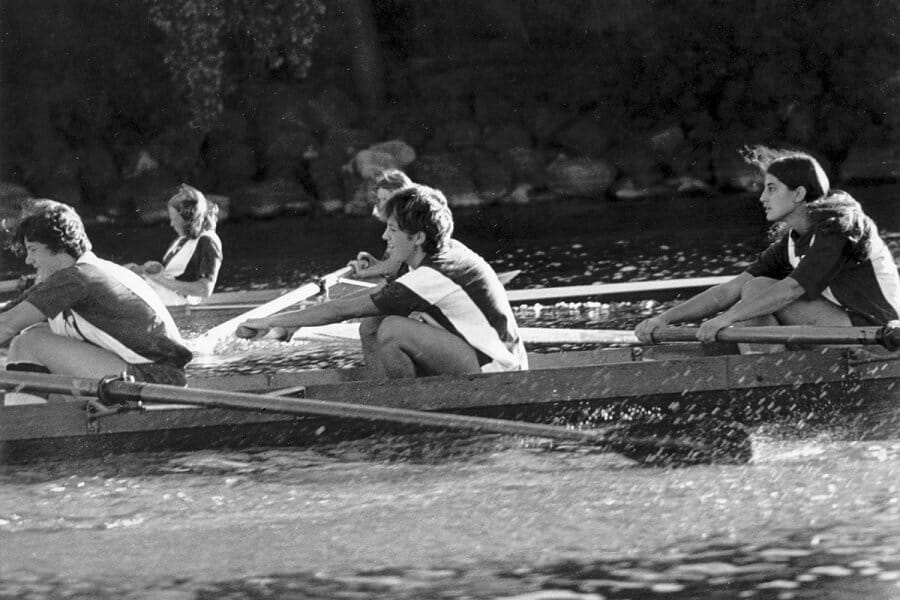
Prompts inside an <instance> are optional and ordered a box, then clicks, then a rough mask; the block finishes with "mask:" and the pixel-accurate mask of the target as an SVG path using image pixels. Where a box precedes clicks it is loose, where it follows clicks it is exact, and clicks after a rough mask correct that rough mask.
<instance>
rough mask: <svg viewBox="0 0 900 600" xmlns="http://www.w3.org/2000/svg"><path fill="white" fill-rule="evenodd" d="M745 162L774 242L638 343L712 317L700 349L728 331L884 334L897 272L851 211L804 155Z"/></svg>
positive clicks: (645, 325)
mask: <svg viewBox="0 0 900 600" xmlns="http://www.w3.org/2000/svg"><path fill="white" fill-rule="evenodd" d="M745 158H746V160H747V161H748V162H750V163H752V164H754V165H756V166H757V167H759V168H760V170H761V171H762V172H763V174H764V176H765V181H764V187H763V192H762V195H761V196H760V201H761V202H762V204H763V207H764V208H765V211H766V219H767V220H768V221H770V222H773V223H778V224H779V225H780V228H779V229H778V233H779V234H780V237H779V238H778V239H777V241H775V242H774V243H773V244H772V245H771V246H769V247H768V248H767V249H766V250H765V251H764V252H762V253H761V254H760V255H759V257H758V258H757V260H756V262H754V263H753V264H752V265H750V266H749V267H748V268H747V269H746V270H745V271H744V272H743V273H741V274H740V275H738V276H737V277H735V278H734V279H732V280H731V281H728V282H726V283H723V284H720V285H717V286H715V287H713V288H711V289H709V290H707V291H705V292H702V293H700V294H698V295H696V296H694V297H693V298H691V299H690V300H687V301H686V302H684V303H682V304H679V305H677V306H675V307H673V308H671V309H669V310H667V311H665V312H664V313H662V314H661V315H658V316H655V317H652V318H650V319H646V320H645V321H643V322H641V323H640V324H639V325H638V326H637V328H636V329H635V334H636V335H637V337H638V338H639V339H640V340H641V341H644V342H649V341H652V339H653V333H654V331H656V330H658V329H660V328H662V327H665V326H667V325H669V324H670V323H676V322H682V321H692V320H697V319H702V318H705V317H708V316H711V315H716V316H714V317H712V318H711V319H708V320H707V321H705V322H703V323H702V325H701V326H700V329H699V331H698V334H697V337H698V339H700V340H701V341H704V342H711V341H713V340H715V337H716V334H717V333H718V332H719V331H720V330H721V329H723V328H725V327H730V326H732V325H814V326H851V325H852V326H859V325H885V324H887V323H888V322H889V321H892V320H895V319H897V318H900V278H898V274H897V265H896V264H895V263H894V259H893V256H892V255H891V252H890V250H889V249H888V247H887V246H886V245H885V243H884V242H883V241H882V240H881V237H879V235H878V228H877V227H876V225H875V223H874V222H873V221H872V219H871V218H869V217H868V216H867V215H866V214H865V213H864V212H863V210H862V207H861V206H860V205H859V203H858V202H857V201H856V200H854V199H853V197H852V196H850V194H848V193H846V192H843V191H840V190H830V183H829V180H828V177H827V176H826V175H825V171H824V170H823V169H822V166H821V165H820V164H819V162H818V161H817V160H816V159H815V158H813V157H812V156H810V155H808V154H805V153H802V152H794V151H783V150H771V149H769V148H765V147H761V146H760V147H755V148H751V149H749V150H748V152H747V153H746V155H745ZM720 311H724V312H720ZM781 349H783V347H768V348H749V347H743V348H742V351H777V350H781Z"/></svg>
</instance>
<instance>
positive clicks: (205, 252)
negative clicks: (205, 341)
mask: <svg viewBox="0 0 900 600" xmlns="http://www.w3.org/2000/svg"><path fill="white" fill-rule="evenodd" d="M168 207H169V224H170V225H171V226H172V229H174V230H175V233H177V234H178V237H177V238H176V239H175V241H173V242H172V244H171V245H170V246H169V249H168V250H166V253H165V254H164V255H163V260H162V262H161V263H158V262H154V261H150V262H147V263H144V264H143V265H142V266H141V267H138V271H139V272H140V274H141V275H142V276H143V277H144V279H146V280H147V281H148V282H149V283H150V285H151V286H152V287H153V289H155V290H156V292H157V293H158V294H159V295H160V297H161V298H162V299H163V301H164V302H165V303H166V304H167V305H169V306H178V305H184V304H197V303H199V302H200V301H201V300H202V299H203V298H207V297H209V296H210V294H212V293H213V290H214V289H215V287H216V280H217V279H218V277H219V269H220V267H221V266H222V240H220V239H219V236H218V235H217V234H216V221H217V217H218V214H219V207H218V206H216V205H215V204H214V203H212V202H209V201H208V200H207V199H206V196H204V195H203V193H202V192H201V191H200V190H198V189H197V188H195V187H191V186H189V185H186V184H182V185H181V186H179V187H178V190H177V191H176V192H175V193H174V194H173V195H172V197H171V198H170V199H169V202H168Z"/></svg>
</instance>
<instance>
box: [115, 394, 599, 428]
mask: <svg viewBox="0 0 900 600" xmlns="http://www.w3.org/2000/svg"><path fill="white" fill-rule="evenodd" d="M104 396H105V397H106V398H108V399H110V400H139V401H142V402H146V403H162V404H184V405H189V406H203V407H211V408H229V409H237V410H249V411H263V412H275V413H281V414H293V415H320V416H327V417H342V418H354V419H369V420H376V421H388V422H392V423H403V424H409V425H427V426H434V427H450V428H456V429H470V430H477V431H490V432H494V433H504V434H511V435H528V436H535V437H545V438H552V439H559V440H568V441H576V442H584V441H590V442H602V441H604V439H605V438H604V437H603V436H601V435H598V434H597V432H594V431H590V430H578V429H567V428H565V427H558V426H555V425H543V424H540V423H527V422H521V421H509V420H505V419H491V418H486V417H476V416H470V415H458V414H448V413H438V412H428V411H421V410H410V409H404V408H389V407H384V406H372V405H365V404H350V403H346V402H335V401H330V400H329V401H326V400H316V399H311V398H282V397H277V396H265V395H259V394H247V393H241V392H225V391H218V390H202V389H190V388H176V387H172V386H165V385H154V384H146V383H134V382H127V381H111V382H109V383H107V384H106V386H105V391H104Z"/></svg>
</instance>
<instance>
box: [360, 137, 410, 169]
mask: <svg viewBox="0 0 900 600" xmlns="http://www.w3.org/2000/svg"><path fill="white" fill-rule="evenodd" d="M414 160H416V151H415V150H414V149H413V147H412V146H410V145H409V144H407V143H406V142H403V141H402V140H390V141H387V142H381V143H378V144H375V145H373V146H369V147H368V148H366V149H365V150H361V151H359V152H357V153H356V156H354V157H353V159H352V160H351V161H350V162H349V163H348V165H347V167H348V169H349V170H350V171H352V172H354V173H356V174H357V175H359V176H360V177H362V178H372V177H375V176H377V175H378V174H379V173H381V172H382V171H385V170H387V169H401V170H402V169H403V168H405V167H406V166H407V165H409V164H410V163H412V162H413V161H414Z"/></svg>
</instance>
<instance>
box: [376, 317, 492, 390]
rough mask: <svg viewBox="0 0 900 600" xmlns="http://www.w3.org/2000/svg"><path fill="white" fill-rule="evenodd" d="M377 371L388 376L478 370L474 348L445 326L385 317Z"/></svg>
mask: <svg viewBox="0 0 900 600" xmlns="http://www.w3.org/2000/svg"><path fill="white" fill-rule="evenodd" d="M377 342H378V362H379V365H380V369H381V372H380V373H379V374H380V375H382V376H384V377H387V378H389V379H397V378H401V377H415V376H416V375H417V374H422V375H461V374H464V373H479V372H481V367H480V365H479V364H478V356H477V355H476V353H475V349H474V348H472V346H470V345H469V344H467V343H466V342H465V341H464V340H463V339H462V338H460V337H459V336H456V335H454V334H452V333H450V332H448V331H446V330H445V329H441V328H440V327H436V326H434V325H429V324H427V323H422V322H421V321H417V320H415V319H410V318H407V317H395V316H391V317H385V319H384V320H383V321H382V323H381V326H380V327H379V328H378V335H377Z"/></svg>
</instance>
